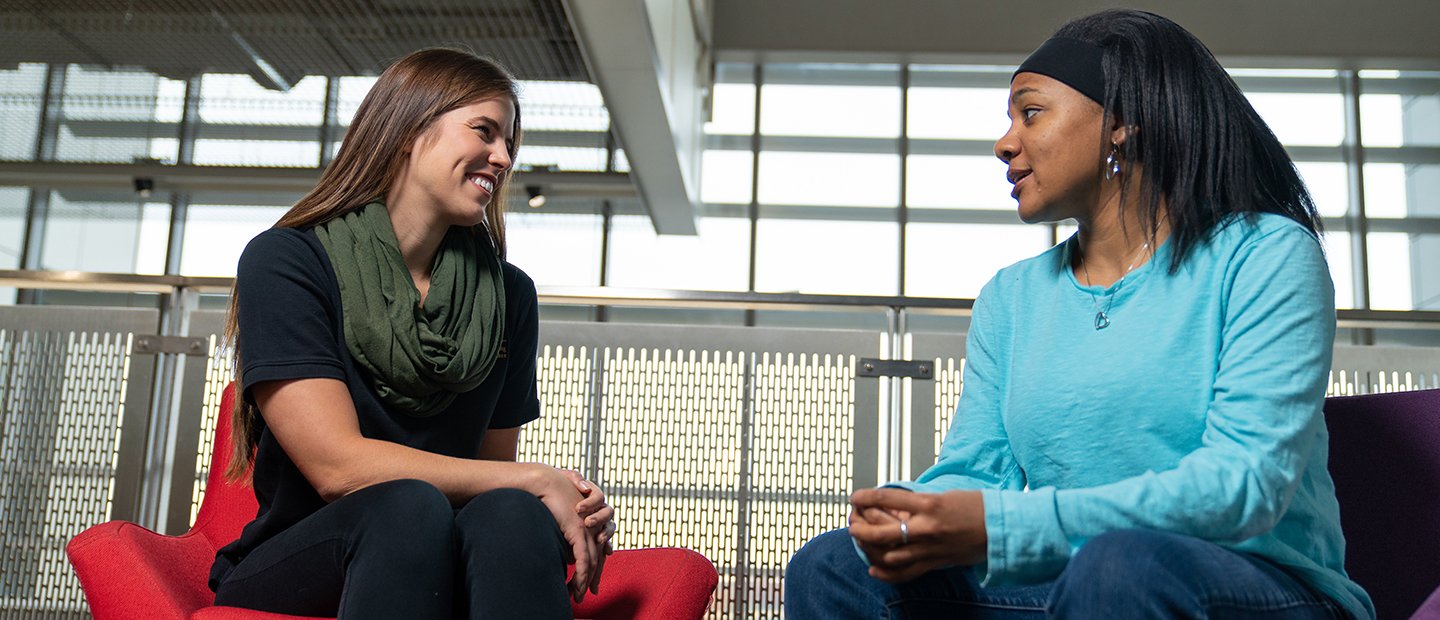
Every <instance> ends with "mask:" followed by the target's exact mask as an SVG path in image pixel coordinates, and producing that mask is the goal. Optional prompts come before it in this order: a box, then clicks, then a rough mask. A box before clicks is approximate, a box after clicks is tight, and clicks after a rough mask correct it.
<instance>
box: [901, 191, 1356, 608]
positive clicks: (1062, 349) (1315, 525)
mask: <svg viewBox="0 0 1440 620" xmlns="http://www.w3.org/2000/svg"><path fill="white" fill-rule="evenodd" d="M1230 222H1231V223H1230V225H1228V226H1224V227H1223V228H1220V229H1219V230H1218V231H1217V232H1215V233H1214V235H1213V236H1212V237H1211V238H1210V239H1209V240H1208V241H1206V242H1202V243H1201V244H1200V245H1198V246H1197V247H1196V248H1195V250H1194V251H1193V252H1192V253H1191V255H1190V256H1189V257H1187V258H1186V260H1185V262H1184V263H1183V265H1182V267H1181V268H1180V270H1179V271H1178V272H1177V273H1174V274H1171V273H1169V272H1168V267H1169V262H1170V256H1171V254H1170V251H1171V244H1169V243H1166V244H1162V245H1161V246H1160V247H1159V248H1158V249H1157V251H1156V254H1155V256H1154V258H1153V259H1151V260H1150V261H1149V262H1147V263H1146V264H1144V265H1142V266H1140V267H1138V268H1136V269H1135V270H1134V271H1133V272H1131V273H1130V274H1129V275H1128V276H1126V277H1125V278H1124V279H1123V280H1122V281H1120V282H1117V283H1116V284H1115V285H1112V286H1111V287H1109V288H1100V287H1087V286H1083V285H1081V284H1080V283H1079V282H1078V281H1077V280H1076V279H1075V275H1074V273H1073V272H1072V271H1071V270H1070V269H1068V268H1067V267H1066V258H1065V257H1066V252H1067V250H1066V247H1067V246H1070V245H1071V244H1074V243H1075V240H1074V239H1071V240H1070V241H1068V242H1066V243H1065V244H1061V245H1060V246H1056V247H1055V248H1052V249H1051V250H1049V251H1047V252H1045V253H1044V254H1041V255H1040V256H1037V257H1035V258H1032V259H1028V260H1025V261H1022V262H1020V263H1017V264H1015V265H1013V266H1011V267H1008V268H1006V269H1004V270H1002V271H1000V273H999V274H998V275H996V276H995V278H994V279H993V280H991V281H990V283H989V284H987V285H986V286H985V288H984V290H983V291H982V292H981V294H980V297H979V299H977V300H976V303H975V308H974V315H973V318H972V322H971V329H970V332H969V335H968V337H967V344H966V363H965V369H964V390H963V391H962V393H961V397H960V404H959V407H958V409H957V410H956V414H955V422H954V423H953V425H952V426H951V428H950V430H949V433H948V434H947V435H946V438H945V442H944V445H943V446H942V448H941V451H940V457H939V459H938V462H937V463H936V464H935V465H934V466H932V467H931V468H929V469H927V470H926V471H925V472H924V473H923V474H922V475H921V476H920V477H919V479H918V481H916V482H902V483H896V484H897V486H903V487H906V488H910V489H912V490H916V491H921V492H942V491H949V490H954V489H980V490H982V496H983V498H984V502H985V526H986V529H987V533H988V537H989V548H988V553H987V562H986V565H985V566H984V567H981V570H982V573H983V576H984V579H985V583H986V584H987V585H998V584H1013V583H1030V582H1040V581H1046V580H1050V579H1054V578H1055V577H1056V576H1058V575H1059V573H1060V571H1061V570H1062V569H1064V568H1065V565H1066V563H1067V562H1068V561H1069V559H1070V557H1071V555H1072V554H1074V553H1075V551H1076V550H1078V549H1079V548H1080V547H1081V545H1084V544H1085V541H1087V540H1089V539H1090V538H1092V537H1094V536H1096V535H1099V534H1101V533H1104V532H1107V531H1111V530H1117V529H1130V528H1144V529H1154V530H1164V531H1168V532H1174V533H1178V534H1184V535H1188V536H1194V537H1198V538H1202V539H1205V540H1210V541H1214V542H1216V543H1219V544H1221V545H1224V546H1226V547H1229V548H1232V549H1236V550H1240V551H1245V552H1249V553H1253V554H1256V555H1259V556H1262V557H1265V558H1268V559H1269V560H1271V561H1273V562H1275V563H1277V564H1279V565H1281V566H1283V567H1285V568H1286V569H1288V570H1290V571H1291V572H1292V573H1293V574H1296V575H1297V576H1298V577H1300V578H1301V579H1303V580H1304V581H1306V582H1307V583H1309V584H1310V585H1311V586H1313V587H1315V588H1317V589H1318V590H1320V591H1322V592H1324V593H1326V594H1327V595H1329V596H1330V597H1332V598H1333V599H1335V600H1336V601H1338V602H1339V603H1340V604H1341V605H1343V606H1344V607H1345V608H1347V609H1349V610H1350V611H1351V612H1352V613H1354V614H1355V615H1356V617H1360V618H1369V617H1373V616H1374V615H1375V612H1374V608H1373V605H1372V604H1371V602H1370V599H1369V596H1367V595H1366V594H1365V591H1364V590H1362V589H1361V588H1360V587H1359V586H1358V585H1356V584H1355V583H1354V582H1352V581H1350V579H1349V578H1348V577H1347V576H1346V574H1345V569H1344V550H1345V541H1344V538H1343V536H1342V534H1341V531H1340V513H1339V506H1338V504H1337V503H1336V500H1335V487H1334V483H1333V482H1332V481H1331V478H1330V474H1329V472H1328V471H1327V470H1326V461H1327V455H1328V443H1329V442H1328V435H1327V433H1326V430H1325V423H1324V418H1323V416H1322V413H1321V407H1322V404H1323V401H1324V396H1325V386H1326V380H1327V373H1328V371H1329V369H1330V357H1331V347H1332V345H1333V341H1334V336H1335V308H1334V298H1335V297H1334V288H1333V285H1332V284H1331V281H1330V275H1329V271H1328V269H1327V268H1326V264H1325V260H1324V257H1323V255H1322V252H1321V249H1320V245H1319V243H1318V242H1317V241H1316V240H1315V239H1314V238H1313V237H1311V236H1310V234H1309V233H1308V232H1307V231H1306V230H1305V229H1304V228H1302V227H1301V226H1300V225H1298V224H1296V223H1295V222H1293V221H1291V220H1289V219H1287V218H1284V217H1281V216H1277V215H1268V214H1267V215H1260V216H1257V217H1254V218H1251V219H1245V218H1234V219H1232V220H1231V221H1230ZM1099 309H1106V310H1107V314H1108V316H1109V318H1110V321H1111V324H1110V326H1109V327H1107V328H1105V329H1103V330H1097V329H1095V314H1096V312H1097V310H1099ZM1027 488H1028V489H1029V490H1028V491H1027V490H1025V489H1027Z"/></svg>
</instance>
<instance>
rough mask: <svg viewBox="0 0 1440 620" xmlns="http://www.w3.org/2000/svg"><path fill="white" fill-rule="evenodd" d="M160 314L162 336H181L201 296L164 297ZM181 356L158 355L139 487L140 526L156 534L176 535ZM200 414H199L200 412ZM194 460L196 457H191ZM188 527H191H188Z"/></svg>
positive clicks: (179, 292) (181, 293)
mask: <svg viewBox="0 0 1440 620" xmlns="http://www.w3.org/2000/svg"><path fill="white" fill-rule="evenodd" d="M164 300H165V306H164V307H162V308H161V310H160V323H161V325H160V336H162V337H164V336H180V335H183V334H185V333H187V332H188V331H189V322H190V314H191V313H192V312H194V311H195V309H196V308H197V307H198V306H199V301H200V296H199V294H198V293H196V292H195V291H193V290H191V289H184V288H182V289H177V290H176V291H175V292H173V293H169V294H167V295H165V296H164ZM179 357H180V356H179V355H178V354H176V353H174V352H159V353H156V354H155V387H154V391H153V392H152V393H151V401H150V402H151V408H150V424H149V428H148V429H147V431H146V434H145V470H144V474H143V477H142V482H141V486H140V515H139V517H140V518H139V523H140V525H142V526H145V527H149V528H150V529H153V530H155V531H157V532H162V533H170V534H175V533H178V532H176V531H174V528H173V527H172V526H173V525H174V524H170V523H167V521H168V518H167V517H168V515H169V513H170V490H171V488H172V487H173V486H174V485H175V484H176V479H175V458H176V455H175V444H176V436H175V432H176V429H177V428H178V427H179V426H180V425H179V422H178V418H179V416H180V415H181V414H182V411H181V408H180V406H179V401H180V391H181V390H180V385H179V383H180V382H179V380H178V374H179V371H180V360H179ZM197 413H198V412H197ZM192 458H193V455H192ZM186 525H188V524H186Z"/></svg>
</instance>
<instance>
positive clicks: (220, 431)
mask: <svg viewBox="0 0 1440 620" xmlns="http://www.w3.org/2000/svg"><path fill="white" fill-rule="evenodd" d="M233 392H234V390H232V389H226V390H225V396H224V398H223V400H222V401H221V404H220V418H219V421H218V423H217V424H216V429H215V452H214V456H212V457H211V459H210V477H209V479H208V482H207V485H206V487H205V489H206V491H205V497H204V500H203V501H202V503H201V504H200V513H199V515H198V516H197V518H196V519H195V525H194V526H193V527H191V528H190V531H189V532H187V533H185V534H183V535H181V536H164V535H161V534H156V533H155V532H152V531H150V530H147V529H145V528H142V527H140V526H138V525H135V524H134V523H129V522H126V521H110V522H108V523H102V524H100V525H96V526H94V527H92V528H89V529H87V530H85V531H84V532H81V533H80V535H79V536H76V537H75V538H74V539H73V540H71V541H70V543H69V544H68V545H66V547H65V553H66V555H67V556H69V558H70V563H71V565H73V566H74V567H75V574H76V575H78V576H79V577H80V585H81V587H82V588H83V589H84V590H85V599H86V600H87V601H88V602H89V603H90V611H91V613H92V614H94V617H95V618H97V619H98V620H109V619H132V618H133V619H140V618H143V619H146V620H186V619H193V620H221V619H236V620H238V619H245V620H286V619H288V620H298V619H299V618H301V617H300V616H288V615H284V614H272V613H266V612H259V611H252V610H248V609H239V608H235V607H216V606H214V600H215V595H214V594H213V593H212V592H210V588H209V587H208V586H207V585H206V579H207V578H208V576H209V574H210V564H211V562H213V561H214V559H215V551H216V550H217V549H219V548H220V547H223V546H225V545H226V544H229V543H230V541H232V540H235V539H236V538H238V537H239V536H240V529H241V528H242V527H244V526H245V524H246V523H248V522H249V521H250V519H252V518H253V517H254V515H255V511H256V509H257V504H256V502H255V494H254V493H253V492H252V491H251V490H250V489H249V488H248V487H245V486H241V485H236V484H231V483H228V482H226V481H225V480H224V477H223V476H222V475H221V474H222V472H224V471H225V466H226V463H227V460H228V457H229V454H230V441H229V437H230V409H231V407H232V406H233V405H234V393H233ZM717 580H718V575H717V574H716V572H715V566H714V565H712V564H711V563H710V561H709V560H707V559H705V557H704V556H702V555H700V554H699V553H696V552H694V551H691V550H688V549H674V548H661V549H631V550H623V551H617V552H615V554H614V555H612V556H610V559H609V560H607V561H606V563H605V577H604V582H603V585H602V586H601V589H600V594H599V595H588V596H586V597H585V602H584V603H581V604H577V605H575V616H576V617H577V618H594V619H596V620H605V619H612V618H613V619H620V618H649V619H654V620H671V619H678V618H700V617H701V616H703V615H704V614H705V611H706V610H707V609H708V608H709V606H710V596H711V594H712V593H713V592H714V591H715V585H716V582H717Z"/></svg>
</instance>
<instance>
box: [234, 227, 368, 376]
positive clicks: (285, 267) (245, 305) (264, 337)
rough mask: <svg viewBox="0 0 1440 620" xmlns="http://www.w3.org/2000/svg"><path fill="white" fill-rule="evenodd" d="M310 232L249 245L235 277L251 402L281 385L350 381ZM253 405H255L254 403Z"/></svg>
mask: <svg viewBox="0 0 1440 620" xmlns="http://www.w3.org/2000/svg"><path fill="white" fill-rule="evenodd" d="M303 235H304V233H302V232H300V231H297V230H293V229H271V230H267V231H265V232H263V233H261V234H260V235H259V236H257V237H255V238H254V239H252V240H251V241H250V243H249V244H248V245H247V246H246V247H245V251H244V252H243V253H242V254H241V255H240V263H239V266H238V267H237V270H236V275H235V289H236V293H237V294H238V295H239V298H238V300H237V303H238V308H237V312H238V320H239V325H240V335H239V343H238V346H239V349H240V363H241V368H242V373H241V379H242V380H243V382H244V388H245V392H244V394H245V398H247V399H251V398H252V395H251V392H250V390H251V388H253V387H254V386H255V385H256V384H258V383H263V382H265V381H275V380H280V379H301V378H330V379H339V380H341V381H344V380H345V368H344V366H343V365H342V363H341V361H340V351H339V341H338V337H337V334H338V333H339V331H338V323H339V314H338V309H337V308H336V307H335V304H334V302H333V301H332V299H331V296H330V294H329V292H328V287H327V286H326V284H327V283H329V282H332V281H333V279H334V278H333V277H331V276H330V275H329V272H328V270H327V268H326V265H327V263H325V262H324V260H323V257H322V256H319V255H317V254H316V253H315V248H313V247H311V245H310V244H308V243H306V240H305V238H304V237H303ZM252 402H253V400H252Z"/></svg>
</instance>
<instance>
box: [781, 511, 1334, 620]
mask: <svg viewBox="0 0 1440 620" xmlns="http://www.w3.org/2000/svg"><path fill="white" fill-rule="evenodd" d="M867 568H868V567H867V566H866V565H865V563H864V561H863V560H861V559H860V556H859V554H857V553H856V551H855V546H854V544H853V543H852V542H851V538H850V534H849V532H848V531H846V530H843V529H841V530H835V531H832V532H828V533H825V534H822V535H820V536H818V537H816V538H815V539H814V540H811V541H810V542H809V543H807V544H806V545H805V546H804V547H803V548H801V549H800V551H799V552H798V553H796V554H795V557H794V558H793V559H791V560H790V566H789V568H788V569H787V570H786V574H785V615H786V618H788V619H789V620H809V619H811V618H824V619H825V620H840V619H843V618H865V619H867V620H873V619H875V618H891V619H898V618H908V619H919V618H946V619H952V618H953V619H959V618H984V619H996V620H998V619H1020V618H1025V619H1039V618H1099V619H1110V620H1118V619H1120V618H1126V619H1129V618H1240V619H1250V618H1254V619H1259V618H1280V619H1290V618H1296V619H1298V618H1345V617H1348V614H1346V613H1345V611H1344V610H1342V609H1341V608H1340V607H1339V605H1338V604H1336V603H1334V602H1332V601H1330V600H1329V599H1328V598H1327V597H1325V596H1323V595H1321V594H1317V593H1315V592H1314V591H1312V590H1311V589H1310V588H1308V587H1307V586H1306V585H1305V584H1303V583H1301V582H1299V581H1297V580H1296V579H1295V578H1293V577H1291V576H1290V575H1289V574H1288V573H1286V572H1284V571H1282V570H1280V569H1279V568H1276V567H1275V566H1274V565H1272V564H1270V563H1269V562H1266V561H1264V560H1261V559H1259V558H1256V557H1254V556H1251V555H1247V554H1244V553H1238V552H1235V551H1231V550H1229V549H1226V548H1224V547H1221V546H1219V545H1216V544H1214V543H1210V542H1206V541H1203V540H1200V539H1197V538H1191V537H1188V536H1180V535H1177V534H1168V533H1163V532H1153V531H1145V530H1124V531H1118V532H1111V533H1108V534H1103V535H1100V536H1097V537H1095V538H1094V539H1092V540H1090V541H1089V542H1087V543H1085V546H1083V547H1081V548H1080V551H1079V552H1077V553H1076V554H1075V556H1074V557H1073V558H1071V559H1070V563H1069V564H1068V565H1067V566H1066V568H1065V570H1064V571H1063V572H1062V573H1061V574H1060V577H1059V578H1058V579H1056V580H1055V581H1053V582H1050V583H1045V584H1039V585H1033V586H1018V587H992V588H982V587H980V586H979V584H978V583H977V581H976V578H975V573H974V571H973V570H971V569H969V568H960V567H957V568H948V569H940V570H934V571H931V572H929V573H926V574H925V575H923V576H921V577H920V578H918V579H916V580H914V581H911V582H909V583H904V584H900V585H898V586H897V585H891V584H888V583H885V582H883V581H880V580H877V579H874V578H872V577H870V575H869V574H868V573H867V572H866V570H867Z"/></svg>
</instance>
